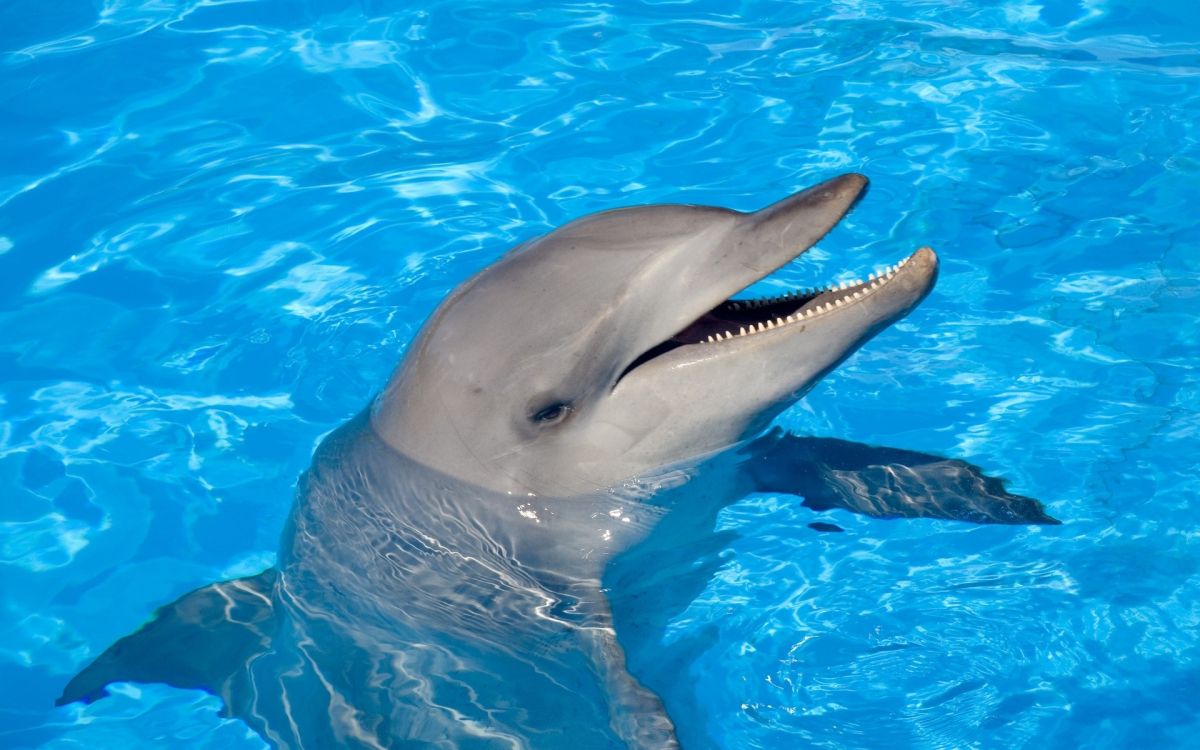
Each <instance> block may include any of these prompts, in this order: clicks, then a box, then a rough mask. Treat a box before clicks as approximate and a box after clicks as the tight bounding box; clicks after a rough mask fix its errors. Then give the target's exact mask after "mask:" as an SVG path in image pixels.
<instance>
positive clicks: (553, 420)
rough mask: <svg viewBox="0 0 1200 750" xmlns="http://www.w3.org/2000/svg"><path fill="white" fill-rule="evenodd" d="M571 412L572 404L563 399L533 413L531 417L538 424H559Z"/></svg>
mask: <svg viewBox="0 0 1200 750" xmlns="http://www.w3.org/2000/svg"><path fill="white" fill-rule="evenodd" d="M570 413H571V405H570V404H568V403H564V402H562V401H558V402H555V403H553V404H550V405H549V406H546V407H544V408H542V409H539V410H538V411H536V412H534V413H533V416H532V417H530V419H532V420H533V421H534V422H535V423H536V424H539V425H543V426H547V425H552V424H558V423H559V422H561V421H563V420H564V419H566V417H567V415H568V414H570Z"/></svg>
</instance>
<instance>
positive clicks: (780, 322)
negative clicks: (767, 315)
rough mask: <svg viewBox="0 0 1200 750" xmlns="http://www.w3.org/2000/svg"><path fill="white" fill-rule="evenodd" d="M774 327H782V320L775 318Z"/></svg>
mask: <svg viewBox="0 0 1200 750" xmlns="http://www.w3.org/2000/svg"><path fill="white" fill-rule="evenodd" d="M775 325H776V326H777V327H778V326H781V325H783V318H776V319H775Z"/></svg>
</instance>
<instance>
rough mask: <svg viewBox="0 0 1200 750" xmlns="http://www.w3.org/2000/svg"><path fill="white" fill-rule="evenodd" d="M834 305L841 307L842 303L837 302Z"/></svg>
mask: <svg viewBox="0 0 1200 750" xmlns="http://www.w3.org/2000/svg"><path fill="white" fill-rule="evenodd" d="M834 304H836V305H837V306H838V307H841V306H842V301H841V300H838V301H837V302H836V303H834Z"/></svg>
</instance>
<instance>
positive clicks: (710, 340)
mask: <svg viewBox="0 0 1200 750" xmlns="http://www.w3.org/2000/svg"><path fill="white" fill-rule="evenodd" d="M712 342H713V337H712V336H709V337H708V341H707V342H705V343H708V344H711V343H712Z"/></svg>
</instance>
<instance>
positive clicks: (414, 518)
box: [58, 174, 1057, 750]
mask: <svg viewBox="0 0 1200 750" xmlns="http://www.w3.org/2000/svg"><path fill="white" fill-rule="evenodd" d="M866 187H867V180H866V178H864V177H862V176H861V175H857V174H847V175H842V176H839V177H836V178H834V179H831V180H828V181H826V182H823V183H821V184H818V185H816V186H814V187H810V188H808V189H806V190H803V191H801V192H798V193H796V194H794V195H791V196H790V197H787V198H784V199H783V200H781V201H779V202H777V203H774V204H772V205H769V206H767V207H765V208H763V209H761V210H759V211H754V212H749V213H742V212H737V211H732V210H727V209H724V208H716V207H709V206H693V205H652V206H639V207H633V208H621V209H616V210H612V211H606V212H602V213H597V214H593V215H589V216H585V217H583V218H580V219H577V220H575V221H572V222H570V223H569V224H566V225H565V226H563V227H561V228H559V229H557V230H556V231H553V232H550V233H549V234H546V235H544V236H541V237H537V238H535V239H532V240H530V241H528V242H526V243H524V244H522V245H520V246H518V247H517V248H515V249H514V250H512V251H511V252H510V253H508V254H507V255H505V256H504V257H502V258H501V259H500V260H499V261H498V262H496V263H494V264H493V265H491V266H489V267H487V268H484V269H483V270H481V271H480V272H479V273H478V274H477V275H476V276H474V277H473V278H471V279H470V280H468V281H467V282H465V283H464V284H462V285H461V286H460V287H458V288H457V289H456V290H455V291H454V292H453V293H451V294H450V296H449V297H447V298H446V299H445V300H444V301H443V302H442V303H441V305H440V306H439V307H438V308H437V310H436V311H435V312H434V313H433V315H432V316H431V317H430V318H429V320H428V321H427V322H426V324H425V325H424V326H423V328H422V330H421V331H420V333H419V334H418V336H417V338H416V339H415V341H414V342H413V343H412V344H411V346H410V347H409V349H408V352H407V354H406V356H405V357H404V359H403V361H402V362H401V363H400V365H399V366H398V368H397V369H396V371H395V372H394V374H393V375H392V377H391V379H390V381H389V382H388V383H387V385H386V387H385V388H384V389H383V391H382V392H381V393H380V394H379V396H378V397H377V398H376V399H375V400H374V402H373V404H371V406H370V407H369V408H368V409H366V410H365V411H364V412H363V413H361V414H360V415H358V416H357V417H356V418H354V419H352V420H351V421H350V422H349V423H347V424H346V425H343V426H342V427H341V428H339V429H337V430H335V431H334V432H333V433H331V434H330V435H328V436H327V437H326V438H325V439H324V440H323V441H322V443H321V444H320V445H319V446H318V448H317V450H316V451H315V454H314V456H313V460H312V465H311V467H310V468H309V469H308V470H307V471H306V472H305V474H304V475H303V476H302V477H301V479H300V481H299V484H298V489H297V493H296V499H295V502H294V505H293V508H292V512H291V514H290V517H289V520H288V522H287V524H286V527H285V529H284V531H283V535H282V540H281V544H280V549H279V552H278V556H277V563H276V565H275V566H274V567H272V568H270V569H268V570H266V571H264V572H262V573H260V574H258V575H255V576H251V577H248V578H242V579H238V580H232V581H224V582H219V583H214V584H211V585H208V586H204V587H203V588H200V589H198V590H196V591H193V592H191V593H189V594H186V595H184V596H183V597H181V598H180V599H178V600H177V601H175V602H174V603H172V604H169V605H167V606H165V607H163V608H161V609H160V610H158V612H157V613H156V614H155V616H154V617H153V618H152V619H151V620H150V621H149V622H148V623H147V624H146V625H144V626H143V627H142V628H141V629H140V630H138V631H136V632H135V633H133V634H131V635H128V636H126V637H124V638H122V639H121V640H119V641H117V642H116V643H115V644H113V645H112V646H111V647H110V648H108V649H107V650H106V651H104V652H103V653H101V654H100V655H99V656H98V657H97V658H96V659H95V660H94V661H93V662H92V663H91V664H90V665H89V666H87V667H86V668H84V669H83V670H82V671H81V672H80V673H79V674H78V675H77V676H76V677H74V678H73V679H72V680H71V681H70V682H69V684H67V686H66V688H65V690H64V692H63V694H62V697H61V698H60V699H59V701H58V703H59V704H60V705H62V704H67V703H71V702H75V701H84V702H91V701H94V700H97V699H99V698H102V697H103V696H104V695H106V686H107V685H109V684H111V683H113V682H120V681H135V682H158V683H166V684H168V685H174V686H177V687H182V688H199V689H203V690H207V691H210V692H212V693H214V694H216V695H218V696H219V697H220V698H221V699H222V701H223V704H224V711H225V713H226V715H228V716H233V717H237V718H239V719H241V720H243V721H245V722H246V723H247V724H248V725H249V726H250V727H251V728H252V729H254V730H255V731H256V732H257V733H258V734H259V735H261V736H262V737H263V739H264V740H265V741H266V742H267V743H268V744H269V745H271V746H272V747H275V748H288V749H291V748H333V747H345V748H400V747H403V748H558V747H570V748H572V749H573V750H583V749H585V748H611V747H631V748H671V747H678V746H679V741H678V739H677V734H676V729H675V726H674V725H673V723H672V721H671V719H670V718H669V716H668V714H667V712H666V711H665V709H664V707H663V704H662V701H661V700H660V699H659V698H658V696H657V695H656V694H655V693H654V692H652V691H651V690H650V689H648V688H647V687H646V686H645V685H644V684H642V682H641V681H639V680H638V679H637V678H636V677H635V676H634V675H633V674H631V672H630V670H629V669H628V668H627V666H626V660H625V653H624V651H623V649H622V647H621V644H620V642H619V640H618V639H617V637H616V631H615V629H614V625H613V623H614V611H613V608H612V606H610V600H613V601H621V602H623V603H629V601H630V600H629V598H628V597H623V592H622V591H620V590H613V589H612V588H611V587H608V588H606V586H607V584H606V579H605V576H606V575H607V574H608V571H609V569H610V563H612V561H613V560H614V559H616V558H617V557H619V556H620V555H621V554H622V553H626V554H628V555H630V556H634V557H636V556H637V555H638V554H641V555H642V558H641V559H643V560H644V562H645V564H647V565H654V564H658V563H656V561H665V560H667V559H668V558H669V557H670V556H671V555H672V554H676V555H677V554H678V551H679V550H681V549H687V548H688V543H687V542H686V541H685V540H688V539H690V540H692V541H695V540H700V543H702V542H703V540H704V539H705V534H709V535H711V534H712V519H713V518H714V517H715V513H716V512H717V511H718V510H719V509H720V508H721V507H723V506H724V505H727V504H728V503H730V502H733V501H734V500H736V499H738V498H739V497H742V496H744V495H745V494H746V493H747V492H754V491H771V492H784V493H793V494H797V495H802V496H803V497H804V498H805V500H804V502H805V503H806V504H809V505H811V506H812V507H814V508H815V509H818V510H830V509H840V510H845V511H851V512H857V513H863V514H867V515H871V516H877V517H885V518H886V517H935V518H951V519H958V520H964V521H973V522H980V523H1057V522H1056V521H1055V520H1054V519H1053V518H1051V517H1050V516H1048V515H1046V513H1045V512H1044V510H1043V509H1042V506H1041V505H1040V504H1039V503H1038V502H1037V501H1036V500H1033V499H1031V498H1027V497H1023V496H1020V495H1014V494H1011V493H1009V492H1007V491H1006V490H1005V489H1004V487H1003V484H1002V483H1001V482H1000V481H999V480H997V479H994V478H992V477H987V476H985V475H984V474H983V473H982V472H981V470H980V469H979V468H978V467H975V466H972V465H971V464H968V463H965V462H962V461H957V460H954V459H945V458H940V457H937V456H932V455H928V454H921V453H916V452H913V451H904V450H898V449H890V448H872V447H869V446H863V445H859V444H855V443H849V442H846V441H840V440H836V439H832V438H806V437H799V436H791V435H786V434H783V433H780V432H778V431H775V432H766V430H767V429H768V428H769V426H770V423H771V421H772V419H773V418H774V417H775V416H777V415H778V414H779V413H780V412H781V411H782V410H784V409H786V408H787V407H788V406H789V405H791V404H793V403H795V402H796V401H797V400H798V399H800V398H802V397H803V396H804V395H805V394H806V393H807V392H808V391H809V390H810V389H811V388H812V387H813V386H814V384H816V383H817V382H818V381H819V380H820V379H821V378H822V377H823V376H824V375H826V374H827V373H829V372H830V371H831V370H833V369H834V368H835V367H837V365H838V364H839V363H841V362H842V361H844V360H845V359H846V358H847V357H849V356H850V355H851V354H852V353H854V351H855V350H857V349H858V348H859V347H860V346H862V345H863V344H864V343H866V342H867V341H868V340H869V339H870V338H872V337H873V336H875V335H876V334H877V333H879V332H880V331H882V330H884V329H886V328H887V327H888V326H890V325H891V324H893V323H895V322H896V321H897V320H899V319H901V318H902V317H904V316H905V315H907V314H909V313H910V312H911V311H912V310H913V309H914V308H915V307H916V306H917V305H918V304H919V303H920V302H921V301H922V300H923V299H924V298H925V297H926V295H928V294H929V292H930V290H931V289H932V288H933V286H934V282H935V280H936V277H937V270H938V259H937V256H936V255H935V254H934V252H933V251H932V250H930V249H928V248H921V249H919V250H917V251H916V252H914V253H913V254H911V255H909V256H908V257H906V258H904V259H902V260H900V261H899V262H898V263H897V264H895V265H894V266H892V267H890V268H889V269H887V270H886V271H885V272H883V273H882V274H880V275H879V276H878V277H876V276H872V277H871V278H869V279H867V280H865V281H856V282H853V283H850V284H840V285H830V286H825V287H821V288H814V289H804V290H796V291H793V292H791V293H788V294H784V295H782V296H778V297H773V298H770V299H754V300H749V299H737V298H735V295H737V294H738V293H739V292H741V290H743V289H745V288H746V287H747V286H749V285H751V284H753V283H754V282H756V281H758V280H760V279H762V278H764V277H766V276H768V275H769V274H771V273H772V272H774V271H776V270H777V269H779V268H781V267H782V266H784V265H786V264H788V263H789V262H791V261H793V260H794V259H796V258H797V257H799V256H801V255H802V254H803V253H804V252H805V251H806V250H808V249H809V248H810V247H812V246H813V245H814V243H816V242H817V241H818V240H820V239H821V237H823V236H824V235H825V234H826V233H827V232H828V231H829V230H830V229H832V228H833V227H834V226H835V225H836V224H837V223H838V222H839V221H840V220H841V219H842V217H843V216H845V214H846V213H847V212H848V211H850V210H851V208H852V207H853V206H854V205H855V203H856V202H857V201H858V199H859V198H860V197H861V196H862V195H863V194H864V192H865V190H866ZM697 475H704V476H706V481H703V482H694V481H691V480H692V479H693V478H694V477H696V476H697ZM679 506H684V507H685V508H686V510H685V511H684V512H680V513H672V512H671V511H672V509H673V508H675V507H679ZM814 528H816V529H818V530H836V529H837V527H836V526H835V525H833V524H829V523H824V522H822V523H818V524H814ZM609 580H610V582H611V579H609ZM630 585H631V586H632V587H634V588H636V585H635V584H630ZM645 593H646V594H647V595H651V596H655V595H658V596H663V597H664V598H668V599H669V598H670V596H671V595H672V592H665V593H664V592H654V591H650V592H645ZM673 593H674V594H675V595H678V594H679V593H680V592H673ZM685 593H686V592H685ZM630 606H635V605H630ZM618 619H619V618H618Z"/></svg>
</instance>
